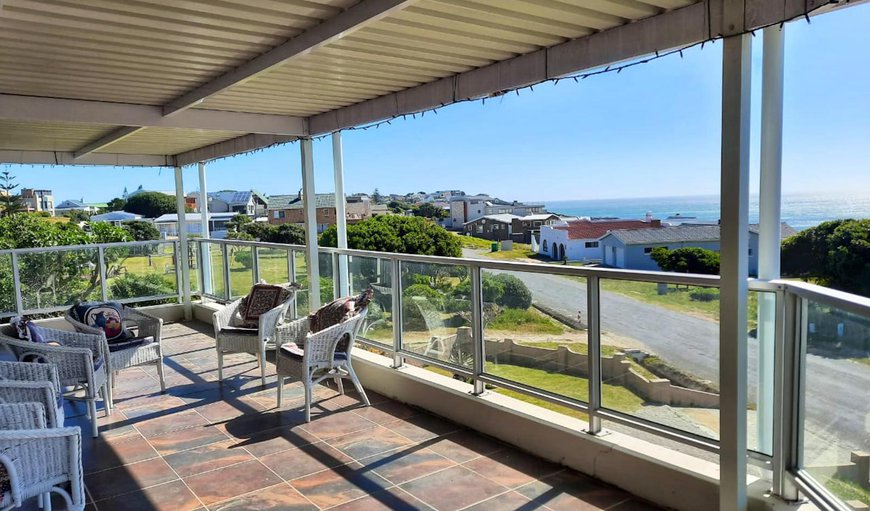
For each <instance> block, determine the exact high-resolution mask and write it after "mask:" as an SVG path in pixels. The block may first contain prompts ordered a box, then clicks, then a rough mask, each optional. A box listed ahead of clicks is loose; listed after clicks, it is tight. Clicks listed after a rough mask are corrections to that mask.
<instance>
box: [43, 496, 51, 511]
mask: <svg viewBox="0 0 870 511" xmlns="http://www.w3.org/2000/svg"><path fill="white" fill-rule="evenodd" d="M42 509H43V510H44V511H51V492H46V494H45V497H43V499H42Z"/></svg>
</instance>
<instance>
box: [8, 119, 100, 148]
mask: <svg viewBox="0 0 870 511" xmlns="http://www.w3.org/2000/svg"><path fill="white" fill-rule="evenodd" d="M112 129H114V127H113V126H105V125H101V124H64V123H42V122H27V123H25V122H17V121H6V120H0V149H3V150H6V149H9V150H19V151H64V152H67V151H75V150H77V149H79V148H80V147H82V146H83V145H85V144H87V143H88V142H90V141H91V140H95V139H97V138H100V137H102V136H103V135H106V134H107V133H109V132H111V131H112Z"/></svg>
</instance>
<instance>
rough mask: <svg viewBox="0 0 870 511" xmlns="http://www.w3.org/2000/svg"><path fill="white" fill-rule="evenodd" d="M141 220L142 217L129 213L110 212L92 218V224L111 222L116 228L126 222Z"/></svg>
mask: <svg viewBox="0 0 870 511" xmlns="http://www.w3.org/2000/svg"><path fill="white" fill-rule="evenodd" d="M141 219H142V215H137V214H135V213H127V212H126V211H109V212H108V213H103V214H100V215H94V216H92V217H91V222H109V223H110V224H112V225H114V226H120V225H121V224H122V223H124V222H130V221H132V220H141Z"/></svg>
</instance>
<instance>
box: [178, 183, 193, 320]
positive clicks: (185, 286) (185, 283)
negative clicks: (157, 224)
mask: <svg viewBox="0 0 870 511" xmlns="http://www.w3.org/2000/svg"><path fill="white" fill-rule="evenodd" d="M175 209H176V211H177V212H178V222H176V225H177V226H178V241H179V248H178V253H177V254H175V264H177V265H178V266H179V268H181V282H180V283H179V285H180V286H181V296H182V302H183V303H184V318H185V319H188V320H189V319H190V318H191V317H193V314H192V307H193V306H192V304H191V302H190V267H189V266H188V263H189V259H188V257H187V254H188V249H187V222H185V216H184V214H185V213H184V210H185V203H184V177H183V175H182V173H181V167H175Z"/></svg>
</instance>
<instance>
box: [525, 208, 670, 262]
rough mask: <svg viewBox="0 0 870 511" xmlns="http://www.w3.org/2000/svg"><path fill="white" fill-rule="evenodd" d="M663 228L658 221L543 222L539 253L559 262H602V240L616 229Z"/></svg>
mask: <svg viewBox="0 0 870 511" xmlns="http://www.w3.org/2000/svg"><path fill="white" fill-rule="evenodd" d="M651 227H661V222H660V221H659V220H653V219H649V221H644V220H625V219H611V218H608V219H590V218H582V219H577V220H570V221H567V222H562V223H560V224H555V225H542V226H541V235H540V242H539V244H538V253H539V254H541V255H546V256H548V257H550V258H551V259H554V260H557V261H560V260H562V259H565V258H567V259H568V260H569V261H583V262H589V261H600V260H601V259H602V252H601V248H600V242H599V239H600V238H601V237H602V236H604V235H605V234H607V233H608V232H610V231H612V230H615V229H648V228H651Z"/></svg>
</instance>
